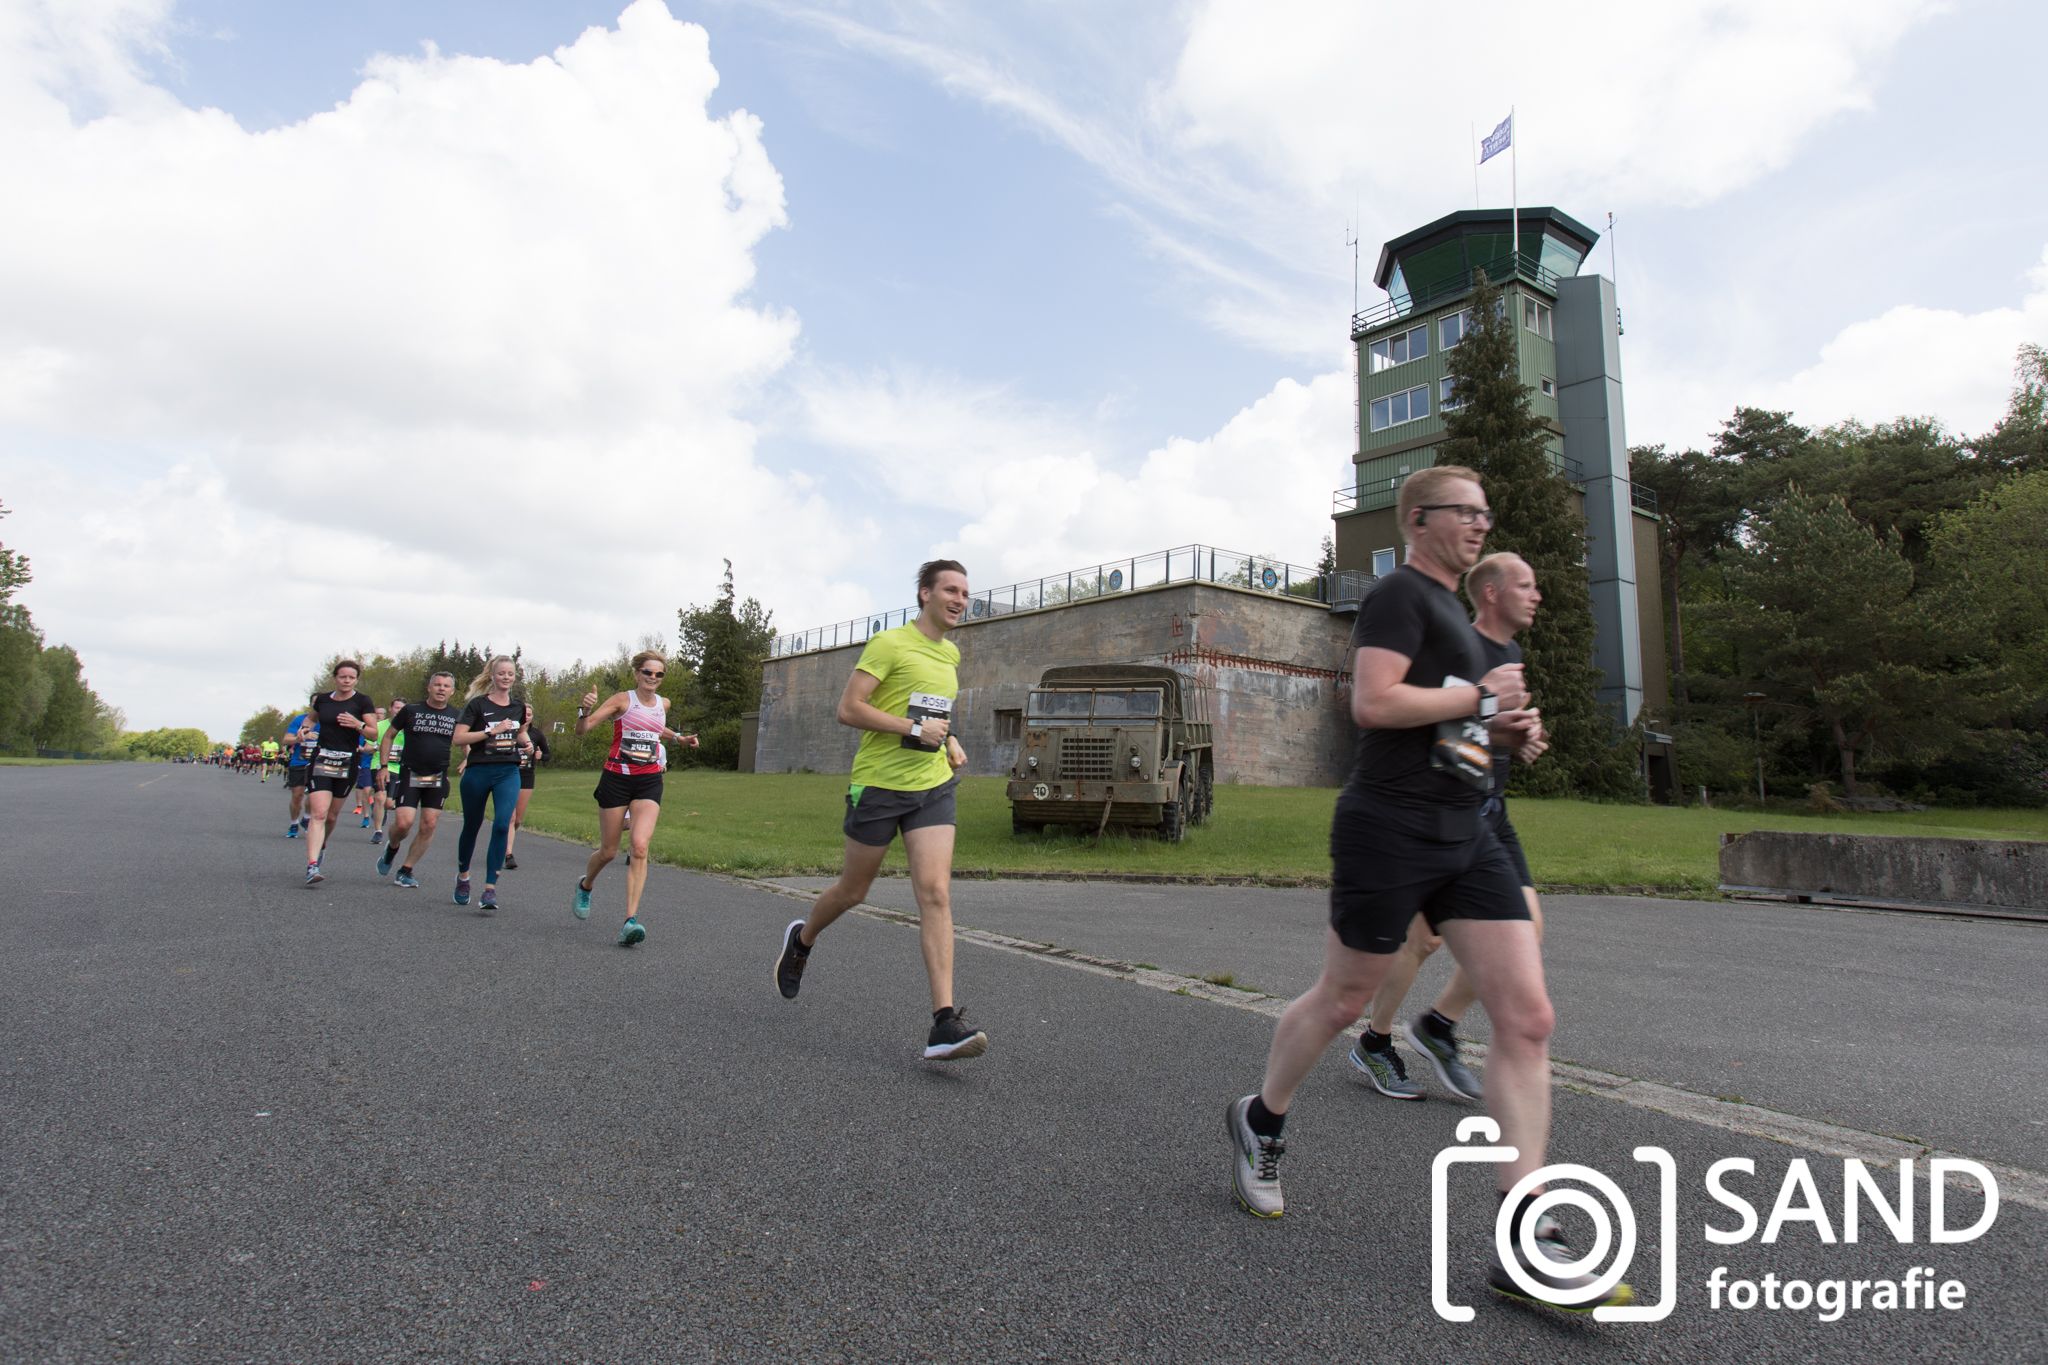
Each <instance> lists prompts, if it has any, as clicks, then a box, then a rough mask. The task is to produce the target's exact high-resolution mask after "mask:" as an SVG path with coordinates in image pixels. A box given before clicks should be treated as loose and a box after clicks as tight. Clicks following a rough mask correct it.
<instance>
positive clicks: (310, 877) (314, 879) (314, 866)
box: [306, 863, 327, 886]
mask: <svg viewBox="0 0 2048 1365" xmlns="http://www.w3.org/2000/svg"><path fill="white" fill-rule="evenodd" d="M326 880H327V874H326V873H325V872H322V871H321V870H320V864H318V863H307V864H306V885H308V886H313V885H315V884H317V883H319V882H324V881H326Z"/></svg>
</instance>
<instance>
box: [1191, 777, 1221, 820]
mask: <svg viewBox="0 0 2048 1365" xmlns="http://www.w3.org/2000/svg"><path fill="white" fill-rule="evenodd" d="M1215 809H1216V770H1215V769H1214V768H1212V767H1210V766H1209V765H1208V764H1206V763H1204V764H1203V765H1202V775H1201V776H1200V777H1198V778H1196V779H1195V810H1194V823H1195V824H1198V825H1206V824H1208V823H1209V812H1211V811H1213V810H1215Z"/></svg>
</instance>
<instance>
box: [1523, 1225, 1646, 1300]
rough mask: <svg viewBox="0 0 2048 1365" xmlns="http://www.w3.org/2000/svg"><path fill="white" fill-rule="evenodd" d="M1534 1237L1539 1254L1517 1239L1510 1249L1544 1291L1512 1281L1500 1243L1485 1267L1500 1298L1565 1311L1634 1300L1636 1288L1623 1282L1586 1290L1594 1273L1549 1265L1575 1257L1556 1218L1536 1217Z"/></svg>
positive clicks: (1569, 1260) (1560, 1263)
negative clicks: (1601, 1290)
mask: <svg viewBox="0 0 2048 1365" xmlns="http://www.w3.org/2000/svg"><path fill="white" fill-rule="evenodd" d="M1535 1240H1536V1243H1537V1246H1538V1247H1539V1248H1540V1250H1541V1251H1542V1255H1540V1256H1538V1257H1535V1258H1533V1259H1532V1258H1531V1257H1530V1256H1529V1255H1528V1253H1527V1252H1525V1251H1523V1249H1522V1247H1521V1245H1520V1244H1519V1242H1518V1243H1517V1244H1516V1245H1515V1246H1514V1247H1513V1248H1512V1250H1513V1252H1514V1255H1515V1259H1516V1261H1517V1262H1519V1263H1520V1265H1521V1267H1522V1269H1523V1271H1524V1272H1526V1273H1527V1274H1528V1276H1529V1278H1530V1279H1532V1280H1534V1281H1535V1282H1536V1284H1537V1285H1538V1286H1540V1287H1541V1288H1542V1289H1543V1291H1544V1292H1543V1294H1542V1295H1541V1296H1538V1295H1534V1294H1531V1293H1529V1292H1528V1291H1527V1290H1526V1289H1523V1288H1522V1286H1520V1285H1519V1284H1516V1283H1515V1279H1514V1276H1512V1275H1510V1274H1509V1273H1508V1270H1507V1267H1506V1266H1504V1265H1502V1264H1501V1259H1500V1248H1499V1247H1495V1248H1494V1251H1493V1256H1492V1259H1491V1261H1490V1262H1489V1263H1488V1265H1487V1268H1486V1283H1487V1286H1488V1287H1489V1288H1491V1289H1492V1290H1493V1292H1494V1293H1496V1294H1499V1295H1500V1296H1501V1297H1502V1298H1508V1299H1519V1300H1521V1301H1522V1302H1523V1303H1536V1304H1541V1305H1543V1306H1544V1307H1545V1308H1556V1309H1560V1310H1562V1311H1564V1312H1566V1313H1590V1312H1592V1311H1593V1310H1594V1309H1595V1308H1620V1307H1623V1306H1625V1305H1627V1304H1631V1303H1634V1302H1635V1299H1636V1292H1635V1290H1634V1289H1632V1288H1630V1287H1629V1286H1628V1284H1627V1283H1625V1282H1624V1283H1622V1284H1617V1285H1615V1286H1614V1288H1612V1289H1610V1290H1608V1291H1607V1292H1606V1293H1605V1294H1598V1295H1595V1294H1588V1293H1587V1292H1586V1286H1588V1285H1590V1284H1592V1283H1593V1278H1594V1277H1593V1276H1591V1275H1560V1274H1558V1273H1556V1272H1555V1271H1554V1270H1552V1269H1551V1268H1550V1267H1551V1266H1552V1265H1569V1264H1570V1263H1571V1262H1573V1261H1574V1260H1576V1259H1578V1258H1577V1257H1575V1256H1574V1255H1573V1254H1572V1249H1571V1245H1570V1243H1568V1242H1566V1241H1565V1237H1564V1230H1563V1229H1562V1228H1560V1227H1559V1226H1558V1225H1557V1222H1556V1220H1555V1219H1551V1218H1539V1219H1537V1220H1536V1234H1535Z"/></svg>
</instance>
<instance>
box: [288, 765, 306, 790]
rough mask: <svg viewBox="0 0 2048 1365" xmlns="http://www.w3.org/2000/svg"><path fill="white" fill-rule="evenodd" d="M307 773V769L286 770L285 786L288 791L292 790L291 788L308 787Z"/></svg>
mask: <svg viewBox="0 0 2048 1365" xmlns="http://www.w3.org/2000/svg"><path fill="white" fill-rule="evenodd" d="M307 771H308V770H307V769H305V768H286V769H285V770H284V785H285V787H286V788H287V789H290V788H292V787H303V786H305V785H306V773H307Z"/></svg>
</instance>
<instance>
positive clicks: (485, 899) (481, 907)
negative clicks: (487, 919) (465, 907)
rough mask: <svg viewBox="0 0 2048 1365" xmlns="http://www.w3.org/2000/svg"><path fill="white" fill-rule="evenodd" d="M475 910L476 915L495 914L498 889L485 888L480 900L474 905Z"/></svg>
mask: <svg viewBox="0 0 2048 1365" xmlns="http://www.w3.org/2000/svg"><path fill="white" fill-rule="evenodd" d="M476 908H477V913H478V914H480V915H489V914H494V913H496V911H497V909H498V888H497V887H495V886H487V887H485V888H484V894H483V896H482V898H481V899H479V900H478V901H477V903H476Z"/></svg>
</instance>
